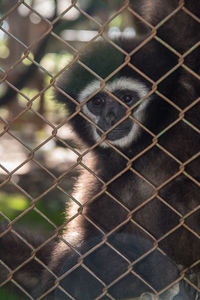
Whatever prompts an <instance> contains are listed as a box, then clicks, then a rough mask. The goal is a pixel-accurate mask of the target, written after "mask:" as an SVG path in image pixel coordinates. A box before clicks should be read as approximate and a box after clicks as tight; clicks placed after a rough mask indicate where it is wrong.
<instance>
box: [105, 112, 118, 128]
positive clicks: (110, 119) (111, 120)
mask: <svg viewBox="0 0 200 300" xmlns="http://www.w3.org/2000/svg"><path fill="white" fill-rule="evenodd" d="M105 119H106V123H107V124H108V125H110V126H113V125H114V124H115V122H116V115H115V113H114V111H108V112H107V113H106V116H105Z"/></svg>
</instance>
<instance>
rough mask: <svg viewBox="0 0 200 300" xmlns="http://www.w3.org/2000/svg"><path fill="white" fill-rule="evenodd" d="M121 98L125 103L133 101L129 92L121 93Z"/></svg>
mask: <svg viewBox="0 0 200 300" xmlns="http://www.w3.org/2000/svg"><path fill="white" fill-rule="evenodd" d="M121 99H122V101H123V102H124V103H125V104H129V105H130V104H131V103H132V102H133V100H134V99H133V96H132V95H129V94H127V95H123V96H122V97H121Z"/></svg>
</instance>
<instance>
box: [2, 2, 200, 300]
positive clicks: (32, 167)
mask: <svg viewBox="0 0 200 300" xmlns="http://www.w3.org/2000/svg"><path fill="white" fill-rule="evenodd" d="M108 2H109V3H106V2H105V1H101V0H99V1H95V2H94V1H61V0H57V1H56V0H55V1H53V0H46V1H39V0H38V1H36V0H35V1H14V0H13V1H10V2H9V3H6V1H3V2H2V4H1V5H0V13H1V27H0V34H1V36H0V38H1V40H2V41H1V45H2V51H1V50H0V55H2V57H1V58H0V61H1V67H0V71H1V86H0V153H1V158H0V188H1V190H0V208H1V213H0V229H1V230H0V299H56V300H59V299H87V300H90V299H105V300H106V299H123V300H126V299H127V300H128V299H143V300H145V299H165V300H172V299H175V298H176V297H175V296H176V295H177V293H178V292H179V293H180V295H179V296H177V297H178V298H176V299H200V283H199V267H198V265H199V259H200V258H199V254H198V249H199V245H200V240H199V234H200V229H199V201H198V200H200V197H199V188H200V183H199V173H198V171H197V170H198V166H199V162H200V156H199V154H200V152H199V145H200V123H199V119H198V118H197V115H198V111H199V108H200V99H199V98H198V95H197V93H198V92H197V93H193V91H192V89H193V86H194V87H196V86H198V84H199V83H198V81H199V79H200V78H199V69H198V66H197V65H198V63H197V61H196V60H197V59H196V60H195V61H194V57H195V58H196V57H197V56H198V51H199V50H198V47H199V43H200V41H199V40H198V38H199V36H197V37H196V36H187V34H185V36H184V38H183V37H181V32H182V31H183V35H184V31H185V32H187V28H185V24H181V22H180V20H181V19H182V18H183V19H184V20H185V22H186V27H187V22H188V24H189V25H188V27H190V28H191V32H192V31H193V30H196V28H199V29H200V24H199V23H200V19H199V12H196V11H193V10H190V4H189V2H188V1H185V2H184V1H175V2H174V4H173V5H171V1H169V7H171V10H168V9H166V10H164V13H163V12H162V7H161V8H160V6H159V3H160V1H153V0H152V1H150V0H149V1H148V0H147V1H142V4H141V6H142V5H143V6H144V8H143V10H142V13H141V10H140V7H138V3H137V1H134V0H133V1H125V0H124V1H123V0H121V1H116V2H113V1H108ZM156 3H157V4H158V7H159V9H160V15H159V13H158V18H157V20H154V19H153V20H151V19H148V14H149V12H150V15H151V5H154V4H156ZM149 7H150V8H149ZM166 7H167V6H166ZM153 9H154V6H153ZM159 9H158V12H159ZM145 13H146V14H145ZM153 15H154V14H153ZM18 22H19V23H18ZM176 24H179V25H180V24H181V25H182V26H183V28H180V37H179V36H174V39H171V40H170V39H168V32H167V30H168V28H170V30H173V28H174V32H176V33H177V28H176V29H175V27H176ZM18 25H19V26H18ZM198 26H199V27H198ZM85 28H87V30H85ZM116 28H118V29H117V30H116ZM119 28H120V29H121V31H120V30H119ZM127 28H129V34H131V37H130V36H129V38H128V40H129V41H130V40H131V39H135V40H136V41H137V39H138V37H137V36H136V37H134V35H135V34H136V35H137V34H138V35H139V33H141V32H142V33H143V35H142V36H143V38H142V39H140V41H139V40H138V41H139V42H137V43H136V44H135V45H136V46H135V47H134V48H131V49H130V51H129V52H127V51H126V50H124V48H123V47H121V46H120V45H119V44H118V42H117V39H115V38H114V39H113V38H112V35H111V33H112V30H113V29H115V30H114V32H115V34H117V35H118V36H122V39H123V38H124V37H125V38H124V40H126V38H127V37H126V30H125V29H127ZM130 28H131V29H133V28H134V30H130ZM178 30H179V29H178ZM135 32H136V33H135ZM86 33H87V37H86V38H85V34H86ZM170 35H171V33H170V34H169V36H170ZM99 40H101V41H104V43H105V44H106V45H107V47H108V48H109V49H111V53H113V54H116V53H117V55H118V56H123V57H124V59H123V60H122V61H121V62H120V63H119V62H118V61H115V57H114V56H113V58H112V57H108V58H107V60H105V61H104V53H101V51H102V49H101V48H99V49H97V47H96V48H95V45H99V44H98V43H99ZM152 42H153V43H156V45H159V46H158V47H160V48H159V49H161V51H162V49H164V51H168V53H169V55H170V56H173V57H174V58H176V64H171V63H170V62H169V65H168V66H167V68H166V69H163V70H160V74H155V76H151V74H149V73H148V72H144V71H143V69H141V68H140V67H139V66H138V65H137V57H138V56H137V55H138V53H139V55H140V54H141V55H142V53H144V54H145V51H148V49H150V47H151V46H150V45H151V43H152ZM93 47H94V49H96V56H97V60H98V59H102V65H103V66H104V68H105V64H106V61H108V62H109V61H111V62H113V63H110V64H109V63H108V64H107V65H106V68H105V69H106V74H101V72H98V69H97V68H95V66H93V67H91V65H90V64H88V61H87V60H85V57H84V54H85V53H87V52H88V50H89V49H90V48H93ZM60 49H61V50H60ZM89 53H90V52H89ZM134 56H135V57H136V58H135V61H134V59H133V60H132V57H134ZM99 57H100V58H99ZM76 65H78V66H79V68H80V69H82V70H84V72H83V73H84V74H85V76H86V77H87V76H88V77H90V78H91V81H94V82H96V81H98V82H99V86H98V87H97V88H96V89H95V90H92V93H91V92H90V93H88V94H87V95H86V97H85V99H84V100H83V101H82V102H79V99H77V98H76V97H74V95H73V92H72V93H70V92H71V90H70V89H69V90H67V89H66V88H65V82H63V83H62V84H60V82H59V80H58V79H59V78H60V76H63V74H65V72H68V73H70V71H71V72H73V70H74V69H75V70H76ZM151 65H153V64H151ZM155 65H156V61H155ZM124 68H129V69H130V70H131V71H132V72H133V73H134V74H137V76H138V78H139V79H140V78H142V80H143V82H144V81H145V82H146V85H147V86H148V87H149V86H151V88H150V89H149V90H148V92H147V93H146V95H145V96H142V97H140V98H141V99H139V100H138V101H137V102H136V103H135V104H134V105H132V106H131V107H129V106H128V105H126V104H125V103H124V102H123V101H122V100H121V99H120V97H118V96H116V95H115V94H113V93H112V91H109V89H106V87H107V86H109V80H111V79H113V78H115V76H117V75H118V74H119V72H121V71H122V70H123V69H124ZM155 69H156V67H155ZM180 72H181V76H182V78H183V84H182V86H180V87H179V90H180V92H179V93H180V94H181V96H180V97H177V98H176V96H177V94H176V95H174V97H173V98H170V97H168V96H167V95H168V94H169V93H166V92H165V89H162V86H165V84H166V82H167V81H168V80H169V81H170V80H171V78H172V79H173V76H174V78H176V74H178V73H180ZM77 77H78V76H77ZM57 80H58V81H57ZM70 80H71V85H73V84H74V83H73V80H75V86H74V87H73V88H72V89H75V92H77V91H76V90H79V89H81V87H82V85H83V83H82V82H81V83H80V86H79V84H77V85H76V82H77V83H78V80H80V79H79V78H75V79H74V78H72V79H70V78H69V81H70ZM83 81H84V78H83ZM160 87H161V88H160ZM190 89H191V93H190V94H189V95H190V97H188V93H187V94H186V98H185V99H184V93H185V91H186V90H189V91H190ZM102 90H105V94H106V96H107V97H110V98H112V99H114V100H115V101H116V103H118V104H120V105H121V106H122V107H123V109H124V110H126V113H125V115H124V116H123V117H121V118H120V119H119V120H118V121H117V122H116V123H115V124H112V126H111V127H110V128H109V129H108V130H103V129H102V128H101V127H100V126H98V125H97V124H96V123H95V122H94V120H93V119H92V118H90V117H89V116H88V115H87V114H85V113H84V110H83V107H84V106H85V105H87V104H88V103H89V101H90V99H91V98H92V97H94V96H95V95H97V93H98V92H99V91H102ZM58 94H60V95H61V96H60V97H62V99H63V98H65V99H68V100H67V101H69V102H70V103H73V105H74V106H75V107H76V108H75V109H74V111H73V112H72V113H70V110H68V108H66V109H65V110H64V109H63V105H62V104H61V105H57V104H56V105H55V103H54V101H53V98H55V97H56V96H55V95H58ZM75 94H76V93H75ZM154 95H156V96H157V97H159V99H160V100H159V102H158V103H161V102H162V103H164V104H165V109H166V113H168V112H167V111H168V110H169V111H172V116H173V117H172V118H171V121H170V122H168V123H163V127H162V130H160V129H158V130H157V131H154V130H152V129H151V128H149V127H148V126H147V125H146V123H145V122H143V121H141V120H139V119H137V118H135V117H134V115H133V114H132V111H133V110H134V109H137V108H138V107H140V106H142V104H143V103H145V101H146V100H147V99H152V98H153V97H154ZM71 105H72V104H71ZM66 111H67V112H66ZM150 113H151V110H150ZM77 117H78V118H80V117H81V118H82V119H83V120H84V121H87V124H88V127H89V126H90V127H92V128H94V130H96V131H99V132H100V133H101V134H100V135H101V137H100V138H99V140H98V141H96V142H93V143H92V144H90V145H89V146H85V147H82V141H80V140H81V138H80V139H79V138H78V139H77V137H75V134H74V132H73V130H71V128H70V127H69V125H68V123H70V122H73V121H74V120H76V118H77ZM127 119H129V120H132V122H133V123H134V124H136V125H137V126H138V127H139V128H140V130H141V131H142V132H143V133H144V136H145V137H146V139H147V140H146V141H144V142H143V144H142V145H141V144H139V143H138V145H136V151H135V152H134V156H130V154H129V152H126V151H124V150H123V147H122V148H120V147H118V145H115V144H114V143H112V140H109V139H108V136H109V134H110V133H111V132H112V130H114V129H115V128H116V127H118V126H120V124H122V123H123V122H125V121H126V120H127ZM153 122H154V120H152V123H153ZM183 124H184V126H183ZM80 134H82V133H80ZM190 137H191V140H190ZM187 139H188V143H189V144H190V143H191V147H190V148H189V150H188V148H187V149H186V150H185V149H182V147H183V146H182V145H184V143H183V144H182V141H183V140H186V142H187ZM83 140H84V137H83ZM169 140H170V141H171V142H170V143H169V142H168V141H169ZM186 142H185V143H186ZM136 143H137V141H136ZM102 145H103V146H102ZM99 146H100V148H101V153H102V152H103V151H104V150H105V149H108V148H109V149H111V152H112V155H113V157H114V156H115V157H117V160H118V161H119V164H121V165H120V166H117V167H116V166H115V162H114V163H113V162H112V158H110V157H107V158H106V159H107V168H108V169H111V171H109V172H110V173H109V176H106V175H104V174H103V173H102V172H99V171H98V168H99V169H101V160H100V162H99V163H98V168H96V167H94V162H95V159H96V158H95V153H96V152H95V151H96V150H97V149H99ZM105 151H106V150H105ZM113 153H114V154H113ZM101 155H102V157H103V155H104V154H101ZM160 158H162V161H161V159H160ZM104 159H105V158H104ZM102 161H103V159H102ZM152 161H153V163H152ZM141 165H144V166H146V167H144V168H141V167H140V166H141ZM115 168H116V169H115ZM158 169H159V172H158ZM105 173H107V170H106V171H105ZM81 174H84V175H81ZM77 177H78V178H80V179H77ZM121 178H123V180H121ZM120 180H121V181H120ZM131 180H132V183H131ZM77 182H78V183H77ZM122 183H123V184H122ZM125 183H127V185H126V184H125ZM133 185H135V186H137V188H135V187H134V188H133ZM88 186H89V188H88ZM127 186H128V188H129V189H130V191H129V190H127ZM84 187H85V189H84ZM141 189H142V193H141ZM133 191H134V194H132V195H131V196H129V198H130V197H132V198H131V199H133V198H134V199H137V200H132V201H129V203H126V202H125V201H124V200H123V196H124V199H127V197H128V196H127V195H128V194H129V193H131V192H132V193H133ZM80 193H81V194H80ZM177 193H178V194H179V197H178V198H177ZM102 199H105V200H103V201H102ZM106 201H107V202H109V207H107V204H106ZM65 207H66V208H65ZM65 210H66V217H65V216H64V211H65ZM99 210H101V211H99ZM94 211H95V212H94ZM65 218H66V220H65ZM107 221H108V223H106V222H107ZM76 224H79V226H80V227H79V228H78V227H76V226H77V225H76ZM81 224H84V225H81ZM102 224H103V226H102ZM162 224H164V229H162V230H161V227H162ZM82 226H85V231H84V232H82ZM66 228H67V231H66ZM70 231H71V235H70V237H69V235H68V232H70ZM90 231H91V232H92V234H91V236H90V235H89V234H88V232H90ZM65 232H67V233H66V234H65ZM179 237H180V240H178V239H179ZM58 241H59V246H58V248H59V249H56V250H55V249H54V247H55V244H57V243H58ZM125 241H128V242H125ZM183 245H185V249H187V250H185V249H184V247H183ZM190 248H191V249H190ZM188 249H189V250H188ZM59 251H60V252H59ZM176 251H178V253H179V256H178V258H177V256H176V254H175V253H176ZM192 251H193V252H194V253H193V252H192ZM68 252H70V253H71V254H70V259H69V261H68V260H67V261H65V259H64V260H63V257H62V254H63V253H68ZM52 253H53V254H52ZM56 259H57V260H58V261H59V265H60V267H59V270H56V266H55V264H56ZM183 261H187V263H186V265H183V263H182V262H183ZM163 272H165V273H166V274H163ZM42 274H44V275H42ZM47 274H48V275H47ZM46 278H48V279H46ZM172 278H173V279H172ZM40 286H44V287H43V288H42V289H41V290H42V292H38V290H39V289H38V287H40ZM35 290H36V292H35ZM180 290H181V292H180ZM80 291H81V296H80ZM184 291H185V293H186V294H187V293H188V295H189V296H188V297H189V298H186V296H184ZM52 293H53V294H52ZM186 294H185V295H186ZM184 297H185V298H184Z"/></svg>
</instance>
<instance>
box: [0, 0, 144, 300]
mask: <svg viewBox="0 0 200 300" xmlns="http://www.w3.org/2000/svg"><path fill="white" fill-rule="evenodd" d="M126 3H127V1H122V0H110V1H104V0H95V1H93V0H80V1H70V0H57V1H56V0H25V1H24V2H23V3H22V2H21V1H20V2H19V1H16V0H9V1H7V0H1V1H0V17H1V27H0V219H1V220H3V221H4V222H6V223H10V221H13V223H14V225H15V224H16V225H17V226H21V227H22V228H28V229H31V230H32V231H36V232H37V231H38V230H39V231H40V233H42V234H43V235H44V236H46V237H48V236H51V235H52V234H53V233H54V232H55V230H56V229H57V227H58V226H60V225H61V224H62V223H63V220H64V208H65V206H66V205H67V203H68V200H69V198H70V197H71V193H72V189H73V184H74V182H75V180H76V177H77V174H78V173H79V167H78V166H77V158H78V155H79V153H80V151H81V150H80V149H79V147H78V146H76V145H74V142H73V139H74V137H73V132H71V130H70V128H69V127H68V125H67V123H66V116H67V111H66V110H65V109H64V107H62V105H58V104H57V103H56V101H55V99H54V87H53V82H54V80H55V79H56V78H57V77H59V73H60V72H61V71H62V70H63V68H66V66H67V65H68V64H69V63H70V61H71V60H72V58H73V56H74V55H75V53H77V50H80V49H81V48H82V47H84V45H85V44H86V43H88V42H89V41H91V40H93V39H94V42H95V40H98V39H96V38H95V37H96V36H97V34H98V32H99V30H100V27H101V26H102V25H104V31H105V34H106V35H107V36H108V37H109V38H110V37H111V38H115V37H118V36H120V35H126V36H127V35H128V36H131V37H132V36H134V35H135V34H138V33H142V32H143V31H144V28H143V25H142V22H141V21H140V20H138V19H137V18H136V17H135V16H134V15H133V14H132V13H131V10H130V9H127V6H126V5H125V4H126ZM55 129H56V131H55ZM0 290H1V291H0V299H9V300H12V299H14V298H12V297H13V296H11V295H7V294H4V293H5V292H4V291H3V289H0Z"/></svg>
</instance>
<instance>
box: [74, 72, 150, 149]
mask: <svg viewBox="0 0 200 300" xmlns="http://www.w3.org/2000/svg"><path fill="white" fill-rule="evenodd" d="M99 88H100V82H99V81H97V80H96V81H93V82H92V83H90V84H89V85H87V86H86V87H85V88H84V90H83V91H82V92H81V93H80V94H79V97H78V100H79V102H80V103H81V102H83V101H84V100H86V99H87V98H88V97H90V96H91V95H92V94H93V93H95V91H96V90H97V89H99ZM106 90H107V91H109V92H111V93H112V95H114V96H112V95H109V94H108V93H107V92H106ZM149 91H150V90H149V89H148V88H147V86H145V84H144V83H142V82H140V81H138V80H136V79H132V78H126V77H122V78H118V79H115V80H113V81H112V82H109V83H107V84H106V87H105V91H104V90H101V91H100V92H98V93H97V94H96V95H94V96H93V97H92V98H91V99H90V100H89V101H88V102H87V103H86V104H84V105H83V107H82V111H83V113H84V114H85V115H86V116H87V117H89V118H90V119H91V120H92V121H93V122H94V123H95V124H97V125H98V127H99V128H101V129H102V130H103V132H106V131H107V130H109V129H110V128H111V127H112V126H114V125H115V124H116V123H118V122H119V121H120V120H121V119H123V118H124V117H125V116H126V114H127V109H128V108H129V107H132V106H133V105H134V104H135V103H137V102H138V101H139V100H140V99H141V98H143V97H144V96H146V95H147V94H148V93H149ZM115 97H116V98H117V99H119V100H120V101H121V102H122V103H123V104H124V105H123V104H121V103H120V102H118V101H117V100H116V99H115ZM147 102H149V101H148V100H146V99H145V100H144V101H142V102H141V103H140V104H139V105H138V106H137V107H136V108H134V109H133V111H132V114H131V115H132V116H133V117H134V118H135V119H137V120H138V121H140V122H141V121H142V118H143V115H144V113H143V112H142V111H143V110H144V108H145V107H146V105H147ZM91 126H92V134H93V138H94V141H95V142H97V141H99V139H100V138H101V135H102V131H100V130H99V129H98V128H97V127H96V126H95V125H91ZM138 129H139V126H138V125H137V124H136V123H135V122H134V121H133V119H131V118H129V117H127V118H124V119H123V121H122V122H120V123H119V124H118V125H117V126H116V127H114V128H112V130H111V131H109V132H108V133H107V140H108V141H109V142H110V143H112V144H113V145H116V146H119V147H122V148H123V147H126V146H129V145H130V144H131V143H132V141H133V140H134V139H135V138H136V137H137V134H138ZM101 146H102V147H107V146H108V145H107V144H106V143H105V142H103V143H101Z"/></svg>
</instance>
